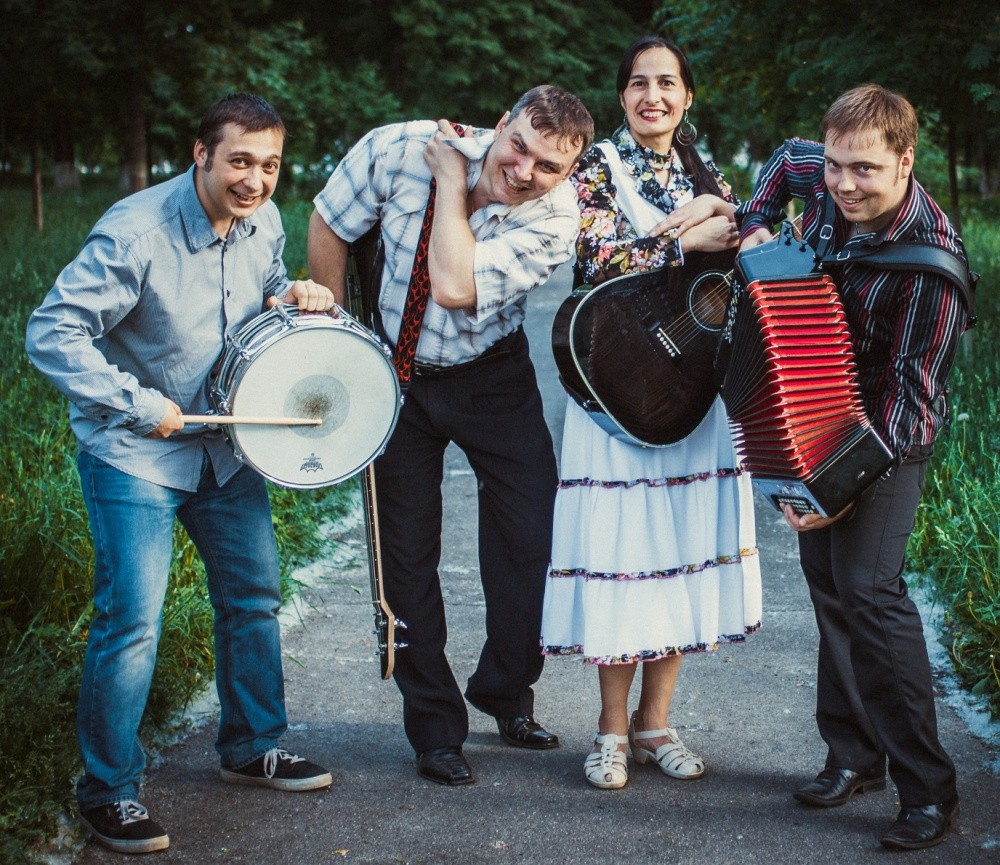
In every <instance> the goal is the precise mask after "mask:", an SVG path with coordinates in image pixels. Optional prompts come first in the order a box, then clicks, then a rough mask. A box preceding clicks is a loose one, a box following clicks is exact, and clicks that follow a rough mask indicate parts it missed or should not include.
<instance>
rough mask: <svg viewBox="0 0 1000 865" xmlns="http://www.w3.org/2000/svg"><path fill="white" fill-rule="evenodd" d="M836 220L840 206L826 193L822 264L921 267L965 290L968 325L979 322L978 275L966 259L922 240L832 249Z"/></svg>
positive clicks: (820, 252)
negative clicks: (839, 249)
mask: <svg viewBox="0 0 1000 865" xmlns="http://www.w3.org/2000/svg"><path fill="white" fill-rule="evenodd" d="M836 219H837V205H836V204H835V203H834V201H833V196H832V195H830V194H827V195H826V196H825V199H824V202H823V215H822V226H821V228H820V239H819V242H818V243H817V245H816V254H817V256H818V257H819V259H820V263H821V265H822V266H823V267H831V266H833V267H840V266H843V265H845V264H864V265H868V266H869V267H879V268H882V269H883V270H922V271H928V272H930V273H934V274H937V275H938V276H941V277H943V278H944V279H947V280H948V281H949V282H951V283H953V284H954V285H955V286H956V287H957V288H958V289H959V291H960V292H961V293H962V298H963V300H964V301H965V309H966V313H967V314H968V319H969V323H968V326H969V327H973V326H974V325H975V323H976V320H977V319H976V295H975V291H976V282H977V281H978V280H979V274H978V273H975V272H973V271H970V270H969V266H968V264H967V263H966V262H965V260H964V259H962V258H960V257H959V256H957V255H955V253H953V252H951V251H949V250H947V249H944V248H943V247H940V246H935V245H934V244H931V243H921V242H920V241H886V242H884V243H882V244H881V245H880V246H876V247H870V248H864V247H861V248H857V249H842V250H841V251H840V252H834V251H833V237H834V228H835V226H836Z"/></svg>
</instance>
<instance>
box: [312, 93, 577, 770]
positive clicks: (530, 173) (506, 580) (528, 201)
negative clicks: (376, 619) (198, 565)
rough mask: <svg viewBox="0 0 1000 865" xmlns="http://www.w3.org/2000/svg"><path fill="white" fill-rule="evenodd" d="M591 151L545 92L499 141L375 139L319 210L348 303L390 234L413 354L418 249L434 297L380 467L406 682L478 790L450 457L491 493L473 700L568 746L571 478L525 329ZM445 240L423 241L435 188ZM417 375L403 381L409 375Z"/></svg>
mask: <svg viewBox="0 0 1000 865" xmlns="http://www.w3.org/2000/svg"><path fill="white" fill-rule="evenodd" d="M592 140H593V120H592V119H591V117H590V115H589V113H588V112H587V109H586V108H585V107H584V106H583V103H582V102H580V100H579V99H577V98H576V97H575V96H573V95H572V94H569V93H567V92H565V91H563V90H560V89H559V88H556V87H550V86H542V87H536V88H535V89H533V90H530V91H529V92H528V93H526V94H524V96H522V97H521V99H520V100H519V101H518V102H517V103H516V104H515V105H514V107H513V108H512V109H511V110H510V111H509V112H508V113H507V114H505V115H504V116H503V117H502V118H501V120H500V122H499V123H498V124H497V127H496V129H494V130H472V129H466V130H462V131H461V132H459V131H457V130H456V129H455V128H454V127H453V125H452V124H451V123H449V122H447V121H444V120H442V121H439V122H434V121H414V122H409V123H400V124H394V125H391V126H386V127H382V128H380V129H375V130H373V131H372V132H370V133H369V134H367V135H366V136H364V137H363V138H362V139H361V141H359V142H358V143H357V144H356V145H355V146H354V147H353V148H352V149H351V151H350V152H349V153H348V154H347V155H346V156H345V157H344V159H343V160H342V161H341V163H340V164H339V165H338V166H337V168H336V170H335V171H334V172H333V175H332V176H331V177H330V179H329V181H328V182H327V184H326V187H325V188H324V189H323V190H322V192H320V194H319V195H318V196H316V199H315V205H316V210H315V212H314V213H313V216H312V219H311V221H310V227H309V266H310V269H311V271H312V273H313V275H314V276H315V278H316V279H321V278H322V280H323V281H324V284H327V285H329V286H330V287H331V288H333V290H334V292H335V294H337V295H338V299H339V301H340V302H341V303H343V302H344V297H345V271H346V265H347V259H348V248H349V244H350V243H352V242H353V241H355V240H357V239H358V238H360V237H361V236H362V235H364V234H365V233H366V232H367V231H368V230H369V229H370V228H371V227H372V226H373V225H375V224H376V223H378V224H379V225H380V234H381V239H382V242H383V246H384V251H385V266H384V270H383V273H382V280H381V290H380V292H379V296H378V299H377V307H378V313H379V317H380V319H381V328H382V330H383V333H384V335H385V336H386V338H387V340H388V341H389V342H390V343H392V344H394V345H395V344H397V340H398V339H399V334H400V332H401V327H402V322H403V313H404V307H405V306H406V298H407V294H408V291H409V286H410V281H411V273H412V271H413V270H414V259H415V257H416V255H417V251H418V247H421V246H422V247H423V249H424V250H425V251H426V254H427V267H428V270H429V275H430V297H429V300H428V301H427V309H426V313H425V315H424V317H423V322H422V326H420V330H419V341H418V342H417V346H416V354H415V357H414V358H413V363H412V378H411V379H410V380H409V381H408V382H406V384H407V385H408V387H407V391H406V397H405V400H404V403H403V406H402V409H401V411H400V415H399V422H398V424H397V426H396V429H395V431H394V433H393V435H392V437H391V439H390V441H389V445H388V447H387V448H386V451H385V453H384V454H382V455H381V456H380V457H379V458H378V460H376V462H375V478H376V484H377V489H378V495H377V501H378V517H379V529H380V535H381V553H382V561H383V579H384V585H385V595H386V600H387V602H388V603H389V606H390V607H391V608H392V610H393V612H394V613H395V614H396V615H397V616H398V617H399V618H400V619H402V620H403V621H405V622H406V624H407V632H406V639H407V642H408V647H407V649H406V650H405V651H402V652H400V653H398V654H397V656H396V660H395V667H394V673H393V675H394V678H395V680H396V684H397V685H398V686H399V689H400V691H401V692H402V694H403V698H404V702H403V711H404V724H405V729H406V734H407V737H408V738H409V741H410V743H411V745H412V746H413V748H414V750H415V751H416V753H417V765H418V771H419V772H420V774H421V775H422V776H424V777H426V778H428V779H430V780H432V781H436V782H438V783H441V784H448V785H459V784H469V783H472V782H473V781H474V777H473V774H472V770H471V768H470V766H469V764H468V762H467V761H466V759H465V756H464V755H463V753H462V745H463V743H464V742H465V739H466V736H467V735H468V729H469V722H468V711H467V709H466V706H465V701H464V699H463V697H462V692H461V691H460V690H459V687H458V684H457V683H456V681H455V677H454V675H453V673H452V671H451V667H450V666H449V664H448V660H447V658H446V656H445V644H446V640H447V631H446V624H445V613H444V603H443V600H442V595H441V586H440V580H439V576H438V563H439V560H440V555H441V521H442V503H441V483H442V479H443V464H444V451H445V448H446V447H447V445H448V444H449V442H455V443H456V444H457V445H458V446H459V447H461V448H462V450H463V451H464V452H465V454H466V456H467V457H468V459H469V462H470V464H471V466H472V468H473V470H474V471H475V473H476V477H477V479H478V482H479V554H480V556H479V557H480V572H481V577H482V582H483V592H484V595H485V599H486V607H487V613H486V632H487V639H486V644H485V645H484V646H483V650H482V654H481V656H480V660H479V665H478V667H477V669H476V671H475V672H474V673H473V675H472V676H471V677H470V679H469V682H468V686H467V688H466V691H465V696H466V698H468V700H469V702H470V703H471V704H472V705H473V706H475V707H476V708H477V709H479V710H481V711H483V712H485V713H487V714H489V715H492V716H493V717H494V718H495V719H496V721H497V726H498V729H499V732H500V735H501V736H502V738H503V739H504V741H505V742H507V743H508V744H510V745H514V746H517V747H525V748H536V749H539V748H554V747H556V746H557V745H558V739H557V738H556V737H555V736H554V735H552V734H551V733H549V732H547V731H546V730H544V729H543V728H542V727H541V726H540V725H539V724H538V723H537V722H536V721H535V720H534V717H533V711H534V708H533V696H534V695H533V692H532V689H531V686H532V684H534V682H536V681H537V680H538V677H539V676H540V675H541V671H542V656H541V653H540V649H539V634H540V630H541V610H542V598H543V593H544V585H545V573H546V569H547V566H548V560H549V551H550V544H551V534H552V506H553V500H554V496H555V489H556V483H557V476H556V467H555V456H554V453H553V448H552V439H551V436H550V435H549V432H548V429H547V427H546V425H545V420H544V417H543V415H542V401H541V396H540V394H539V392H538V386H537V383H536V380H535V371H534V367H533V366H532V364H531V360H530V359H529V357H528V345H527V340H526V338H525V336H524V331H523V330H522V327H521V323H522V321H523V319H524V314H525V306H526V300H527V295H528V293H529V292H530V291H532V290H533V289H534V288H537V287H538V286H539V285H541V284H543V283H544V282H545V281H546V280H547V279H548V277H549V276H550V275H551V274H552V272H553V271H554V270H555V268H556V267H557V266H558V265H560V264H562V263H563V262H565V261H567V260H568V259H569V257H570V255H571V251H572V247H573V243H574V242H575V240H576V236H577V230H578V219H579V212H578V210H577V205H576V195H575V193H574V191H573V188H572V186H570V185H569V184H567V183H564V181H565V180H566V179H567V178H568V177H569V175H570V173H571V172H572V171H573V169H574V168H575V167H576V163H577V160H578V159H579V157H580V154H581V153H583V151H584V150H586V149H587V148H588V147H589V146H590V143H591V141H592ZM432 178H433V180H434V181H435V183H436V187H437V189H436V198H435V204H434V215H433V222H432V224H431V229H430V234H429V237H421V234H422V232H421V226H422V224H423V222H424V213H425V210H426V209H427V205H428V197H429V195H430V183H431V180H432ZM401 378H404V375H403V374H402V373H401Z"/></svg>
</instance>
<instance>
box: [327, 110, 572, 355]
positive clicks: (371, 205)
mask: <svg viewBox="0 0 1000 865" xmlns="http://www.w3.org/2000/svg"><path fill="white" fill-rule="evenodd" d="M436 129H437V124H436V123H435V122H434V121H430V120H417V121H410V122H407V123H397V124H392V125H390V126H383V127H380V128H378V129H374V130H372V131H371V132H369V133H368V134H367V135H365V136H364V137H363V138H362V139H361V140H360V141H359V142H358V143H357V144H355V145H354V147H353V148H351V150H350V151H349V152H348V154H347V155H346V156H345V157H344V158H343V160H341V162H340V164H339V165H338V166H337V168H336V169H335V170H334V172H333V174H332V175H331V176H330V179H329V180H328V181H327V184H326V186H325V187H324V188H323V190H322V191H321V192H320V193H319V195H317V196H316V198H315V199H314V204H315V205H316V210H317V212H318V213H319V215H320V216H321V217H322V218H323V220H324V221H325V222H326V224H327V225H328V226H329V227H330V229H331V230H332V231H333V232H334V233H335V234H336V235H337V236H339V237H340V238H342V239H343V240H346V241H347V242H349V243H350V242H353V241H355V240H357V239H358V238H359V237H361V236H362V235H363V234H364V233H365V232H366V231H367V230H368V229H369V228H371V227H372V225H374V224H375V223H376V222H380V223H381V234H382V241H383V245H384V248H385V270H384V271H383V274H382V288H381V293H380V295H379V311H380V312H381V315H382V322H383V324H384V326H385V331H386V335H387V336H388V337H389V339H390V340H393V341H395V339H396V338H397V336H398V334H399V328H400V322H401V320H402V312H403V305H404V303H405V300H406V293H407V290H408V288H409V282H410V271H411V270H412V267H413V258H414V255H415V252H416V248H417V242H418V240H419V236H420V226H421V223H422V222H423V217H424V211H425V209H426V207H427V198H428V196H429V193H430V181H431V171H430V169H429V168H428V167H427V164H426V162H425V161H424V149H425V148H426V146H427V142H428V141H429V140H430V138H431V136H432V135H433V134H434V131H435V130H436ZM473 133H474V137H472V138H466V139H462V142H461V145H460V147H461V149H462V152H463V153H465V154H466V156H468V158H469V175H468V184H469V189H472V188H473V187H474V186H475V184H476V182H477V181H478V180H479V178H480V176H481V174H482V170H483V161H484V159H485V157H486V153H487V151H488V150H489V147H490V145H491V144H492V142H493V132H492V130H473ZM578 220H579V213H578V210H577V205H576V194H575V193H574V191H573V187H572V186H571V185H570V184H569V183H560V184H558V185H556V186H555V187H553V188H552V189H551V190H549V192H547V193H546V194H545V195H544V196H542V197H541V198H539V199H536V200H534V201H529V202H526V203H524V204H520V205H517V206H516V207H509V206H507V205H504V204H491V205H487V206H486V207H483V208H481V209H479V210H477V211H476V212H475V213H473V214H472V215H471V216H470V217H469V227H470V228H471V229H472V233H473V235H474V236H475V238H476V251H475V264H474V274H475V281H476V298H477V299H476V308H475V309H474V310H455V309H444V308H442V307H440V306H438V305H437V304H435V303H434V301H433V299H431V300H429V301H428V304H427V312H426V314H425V316H424V321H423V326H422V328H421V331H420V342H419V343H418V345H417V360H419V361H421V362H424V363H432V364H437V365H441V366H450V365H452V364H457V363H463V362H465V361H468V360H472V359H473V358H475V357H478V356H479V355H480V354H482V353H483V352H484V351H485V350H486V349H487V348H489V347H490V346H491V345H493V343H495V342H496V341H497V340H499V339H501V338H503V337H504V336H506V335H507V334H509V333H512V332H513V331H514V330H516V329H517V327H518V326H519V325H520V324H521V322H522V321H523V320H524V314H525V306H526V296H527V294H528V292H529V291H531V290H532V289H534V288H537V287H538V286H539V285H541V284H542V283H544V282H545V281H546V280H547V279H548V278H549V276H550V275H551V274H552V271H553V270H555V268H556V267H557V266H558V265H560V264H562V263H563V262H565V261H567V260H568V259H569V257H570V256H571V254H572V247H573V243H574V241H575V240H576V234H577V229H578Z"/></svg>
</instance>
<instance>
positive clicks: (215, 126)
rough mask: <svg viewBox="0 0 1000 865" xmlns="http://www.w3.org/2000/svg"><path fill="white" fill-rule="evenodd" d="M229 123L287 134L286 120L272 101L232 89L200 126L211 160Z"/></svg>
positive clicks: (199, 129)
mask: <svg viewBox="0 0 1000 865" xmlns="http://www.w3.org/2000/svg"><path fill="white" fill-rule="evenodd" d="M227 123H233V124H235V125H236V126H239V127H240V129H242V130H243V131H244V132H263V131H264V130H266V129H274V130H275V131H277V132H278V133H280V134H281V137H282V138H284V137H285V135H286V134H287V130H286V129H285V124H284V122H283V121H282V119H281V117H280V116H279V115H278V112H277V111H275V110H274V108H273V107H272V106H271V104H270V103H269V102H267V101H266V100H264V99H261V98H260V97H259V96H255V95H254V94H252V93H229V94H227V95H226V96H223V97H222V98H221V99H220V100H219V101H218V102H216V103H215V104H214V105H212V106H211V107H210V108H209V109H208V111H206V112H205V116H204V117H202V118H201V123H200V124H199V126H198V140H199V141H200V142H201V143H202V144H204V145H205V149H206V150H207V151H208V159H209V160H211V159H212V154H213V153H214V152H215V148H216V145H218V143H219V142H220V141H222V130H223V128H224V127H225V125H226V124H227Z"/></svg>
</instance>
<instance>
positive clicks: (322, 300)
mask: <svg viewBox="0 0 1000 865" xmlns="http://www.w3.org/2000/svg"><path fill="white" fill-rule="evenodd" d="M279 303H287V304H295V305H296V306H298V308H299V309H301V310H302V311H303V312H325V311H326V310H328V309H332V308H333V304H334V297H333V292H332V291H330V289H328V288H327V287H326V286H325V285H320V284H319V283H318V282H313V281H312V280H311V279H298V280H296V281H295V282H293V283H292V284H291V285H290V286H288V291H287V292H285V296H284V297H282V298H281V299H280V300H279V299H278V298H277V297H269V298H268V299H267V306H268V309H271V308H273V307H275V306H277V305H278V304H279Z"/></svg>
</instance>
